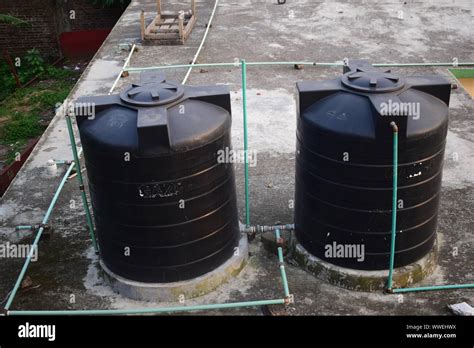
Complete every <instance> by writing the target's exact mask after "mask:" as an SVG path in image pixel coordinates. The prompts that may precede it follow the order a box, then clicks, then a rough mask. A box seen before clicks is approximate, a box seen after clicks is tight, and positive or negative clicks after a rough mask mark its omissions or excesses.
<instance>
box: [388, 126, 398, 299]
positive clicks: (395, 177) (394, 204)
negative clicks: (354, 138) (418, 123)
mask: <svg viewBox="0 0 474 348" xmlns="http://www.w3.org/2000/svg"><path fill="white" fill-rule="evenodd" d="M390 127H392V129H393V184H392V235H391V241H390V266H389V272H388V281H387V290H389V291H390V290H392V283H393V267H394V263H395V240H396V234H397V188H398V127H397V124H396V123H395V122H393V121H392V122H390Z"/></svg>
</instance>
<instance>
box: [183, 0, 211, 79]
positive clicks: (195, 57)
mask: <svg viewBox="0 0 474 348" xmlns="http://www.w3.org/2000/svg"><path fill="white" fill-rule="evenodd" d="M218 4H219V0H216V2H215V3H214V8H213V10H212V13H211V17H210V18H209V22H208V23H207V28H206V31H205V32H204V36H203V38H202V41H201V44H200V45H199V48H198V50H197V52H196V54H195V55H194V58H193V60H192V62H191V66H190V67H189V69H188V72H187V73H186V76H184V79H183V82H182V84H183V85H184V84H185V83H186V81H188V78H189V75H190V74H191V71H192V70H193V65H194V63H196V60H197V58H198V56H199V53H201V49H202V47H203V46H204V41H206V37H207V33H208V32H209V28H211V23H212V19H213V18H214V14H215V13H216V9H217V5H218Z"/></svg>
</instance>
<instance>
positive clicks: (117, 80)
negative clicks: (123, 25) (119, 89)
mask: <svg viewBox="0 0 474 348" xmlns="http://www.w3.org/2000/svg"><path fill="white" fill-rule="evenodd" d="M133 52H135V44H133V46H132V49H131V50H130V53H129V54H128V57H127V60H126V61H125V63H124V64H123V66H122V69H121V70H120V73H119V74H118V76H117V78H116V79H115V81H114V84H113V85H112V87H110V90H109V93H108V94H109V95H111V94H112V92H113V91H114V89H115V86H117V83H118V82H119V80H120V77H121V76H122V74H123V72H124V70H125V68H126V67H127V66H128V64H130V59H131V58H132V54H133Z"/></svg>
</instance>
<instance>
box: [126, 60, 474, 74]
mask: <svg viewBox="0 0 474 348" xmlns="http://www.w3.org/2000/svg"><path fill="white" fill-rule="evenodd" d="M241 64H242V61H240V62H226V63H202V64H176V65H159V66H149V67H124V69H123V71H127V72H130V73H134V72H142V71H150V70H163V69H182V68H190V67H196V68H199V67H201V68H231V67H234V68H238V67H240V66H241ZM246 65H247V67H251V66H275V65H282V66H284V65H288V66H294V65H305V66H314V67H330V68H337V67H341V66H344V63H342V62H333V63H330V62H307V61H288V62H278V61H275V62H246ZM372 66H373V67H380V68H382V67H387V68H389V67H400V68H403V67H437V66H438V67H443V66H446V67H463V66H474V62H459V63H374V64H372Z"/></svg>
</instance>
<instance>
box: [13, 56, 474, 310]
mask: <svg viewBox="0 0 474 348" xmlns="http://www.w3.org/2000/svg"><path fill="white" fill-rule="evenodd" d="M132 52H133V50H132ZM253 65H255V66H263V65H309V66H326V67H338V66H343V65H344V64H342V63H317V62H246V61H245V60H243V59H242V60H241V61H240V62H238V63H211V64H180V65H164V66H159V67H145V68H124V69H123V71H128V72H140V71H147V70H158V69H173V68H189V67H241V70H242V99H243V110H244V111H243V112H244V154H245V155H246V154H247V152H248V149H247V145H248V139H247V105H246V78H247V76H246V71H247V66H253ZM373 66H374V67H414V66H474V62H467V63H457V64H456V65H455V64H453V63H407V64H373ZM66 122H67V127H68V131H69V136H70V140H71V147H72V151H73V156H74V161H75V162H76V163H78V167H79V169H78V170H77V177H78V182H79V185H80V189H81V197H82V201H83V206H84V209H85V211H86V217H87V224H88V227H89V233H90V237H91V239H92V242H93V245H94V248H95V250H96V252H97V251H98V246H97V241H96V238H95V234H94V229H93V225H92V218H91V215H90V210H89V205H88V203H87V196H86V194H85V191H84V184H83V179H82V174H81V170H80V162H79V155H80V154H79V153H78V152H77V148H76V143H75V140H74V132H73V129H72V123H71V120H70V118H69V117H68V116H66ZM394 133H395V132H394ZM81 151H82V149H81ZM396 156H398V134H394V178H393V181H394V186H393V187H394V189H393V197H392V201H393V202H394V204H395V209H392V238H391V255H390V268H389V279H388V284H387V291H388V292H392V293H401V292H410V291H429V290H447V289H464V288H474V284H463V285H441V286H428V287H419V288H403V289H392V282H393V263H394V255H395V236H396V200H397V196H396V191H397V190H396V188H397V175H396V172H397V169H398V163H397V161H398V158H396ZM73 167H74V162H73V163H72V164H71V165H70V166H69V168H68V170H67V172H66V174H65V176H64V177H63V179H62V180H61V183H60V185H59V187H58V189H57V190H56V193H55V195H54V197H53V199H52V201H51V204H50V206H49V208H48V210H47V212H46V215H45V217H44V219H43V225H44V224H46V222H47V221H48V220H49V216H50V214H51V212H52V209H53V207H54V205H55V204H56V201H57V199H58V196H59V193H60V192H61V190H62V188H63V187H64V184H65V183H66V180H67V178H68V176H69V174H70V173H71V171H72V168H73ZM248 186H249V185H248V159H247V156H245V213H246V225H247V227H248V226H250V213H249V210H250V209H249V187H248ZM43 230H44V228H43V227H40V229H39V230H38V233H37V235H36V238H35V240H34V242H33V244H32V247H33V248H34V247H37V245H38V242H39V240H40V238H41V235H42V234H43ZM275 233H276V237H277V241H278V240H279V239H280V236H279V235H280V231H279V229H276V230H275ZM33 248H32V249H31V250H30V253H29V254H28V256H27V259H26V260H25V263H24V265H23V268H22V270H21V272H20V274H19V276H18V278H17V281H16V283H15V286H14V288H13V290H12V292H11V293H10V296H9V298H8V301H7V304H6V306H5V310H6V311H7V314H9V315H35V314H37V315H56V314H57V315H62V314H71V313H78V314H84V315H93V314H97V315H101V314H139V313H161V312H177V311H192V310H204V309H219V308H236V307H251V306H259V305H266V304H285V303H288V302H289V296H290V295H289V289H288V282H287V278H286V271H285V267H284V260H283V251H282V249H281V247H278V258H279V262H280V272H281V277H282V281H283V286H284V291H285V299H279V300H263V301H249V302H237V303H228V304H214V305H212V304H211V305H202V306H184V307H183V306H181V307H170V308H158V309H147V310H128V311H127V310H86V311H9V308H10V306H11V304H12V303H13V300H14V298H15V296H16V294H17V292H18V289H19V287H20V285H21V281H22V280H23V278H24V276H25V273H26V270H27V269H28V266H29V264H30V262H31V257H32V252H33Z"/></svg>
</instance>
